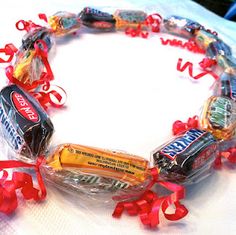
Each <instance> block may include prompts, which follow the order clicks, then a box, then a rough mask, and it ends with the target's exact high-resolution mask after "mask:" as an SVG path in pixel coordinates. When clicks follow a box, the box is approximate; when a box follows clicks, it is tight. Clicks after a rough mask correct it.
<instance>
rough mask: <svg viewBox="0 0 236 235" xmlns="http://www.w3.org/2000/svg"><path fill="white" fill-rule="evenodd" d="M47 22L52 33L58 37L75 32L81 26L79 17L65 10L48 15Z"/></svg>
mask: <svg viewBox="0 0 236 235" xmlns="http://www.w3.org/2000/svg"><path fill="white" fill-rule="evenodd" d="M48 24H49V25H50V26H51V28H52V30H53V33H54V34H55V35H56V36H59V37H61V36H65V35H67V34H71V33H73V32H76V31H77V30H78V29H79V28H80V26H81V23H80V19H79V17H78V16H77V15H76V14H73V13H69V12H65V11H59V12H57V13H56V14H55V15H53V16H51V17H49V19H48Z"/></svg>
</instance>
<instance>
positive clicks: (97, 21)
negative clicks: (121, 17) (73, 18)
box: [79, 7, 116, 30]
mask: <svg viewBox="0 0 236 235" xmlns="http://www.w3.org/2000/svg"><path fill="white" fill-rule="evenodd" d="M79 18H80V20H81V21H82V24H83V25H85V26H87V27H90V28H96V29H105V30H109V29H114V28H115V23H116V20H115V19H114V18H113V16H112V15H110V14H108V13H105V12H102V11H99V10H96V9H93V8H90V7H85V8H84V9H83V10H82V11H81V12H80V14H79Z"/></svg>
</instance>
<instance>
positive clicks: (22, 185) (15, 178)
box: [0, 156, 47, 214]
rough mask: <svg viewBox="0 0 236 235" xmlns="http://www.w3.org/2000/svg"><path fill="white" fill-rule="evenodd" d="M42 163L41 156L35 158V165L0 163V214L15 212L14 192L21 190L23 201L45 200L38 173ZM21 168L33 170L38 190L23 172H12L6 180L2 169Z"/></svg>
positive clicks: (16, 202)
mask: <svg viewBox="0 0 236 235" xmlns="http://www.w3.org/2000/svg"><path fill="white" fill-rule="evenodd" d="M43 162H44V157H43V156H40V157H38V158H37V162H36V164H29V163H24V162H21V161H17V160H8V161H0V171H2V173H3V174H2V177H1V178H0V212H2V213H5V214H10V213H12V212H14V211H15V209H16V208H17V205H18V200H17V194H16V190H21V193H22V195H23V197H24V199H25V200H30V199H33V200H35V201H40V200H43V199H45V197H46V195H47V192H46V188H45V185H44V182H43V179H42V175H41V173H40V165H41V164H42V163H43ZM21 167H24V168H34V169H35V172H36V176H37V181H38V186H39V189H37V188H35V187H34V186H33V180H32V176H31V175H29V174H27V173H24V172H13V174H12V179H11V180H7V178H8V173H7V171H6V170H4V169H9V168H21Z"/></svg>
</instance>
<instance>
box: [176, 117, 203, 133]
mask: <svg viewBox="0 0 236 235" xmlns="http://www.w3.org/2000/svg"><path fill="white" fill-rule="evenodd" d="M198 127H199V122H198V116H197V115H195V116H193V117H190V118H189V119H188V121H187V122H182V121H180V120H177V121H175V122H174V123H173V125H172V133H173V135H179V134H183V133H185V132H186V131H187V130H189V129H191V128H198Z"/></svg>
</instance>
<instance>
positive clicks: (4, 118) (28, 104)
mask: <svg viewBox="0 0 236 235" xmlns="http://www.w3.org/2000/svg"><path fill="white" fill-rule="evenodd" d="M0 118H1V123H0V127H1V132H2V135H3V137H4V138H5V139H6V141H7V142H8V143H9V145H10V146H11V148H12V149H13V150H14V151H15V152H16V153H18V154H21V158H22V157H23V159H24V160H26V161H35V159H36V157H37V156H39V155H41V154H42V153H44V151H45V150H46V148H47V145H48V143H49V141H50V138H51V136H52V133H53V130H54V128H53V124H52V122H51V121H50V119H49V117H48V115H47V113H46V112H45V111H44V109H43V108H42V107H41V106H40V104H39V103H38V102H37V100H36V99H35V98H34V97H32V96H30V95H29V94H28V93H27V92H25V91H24V90H23V89H21V88H19V87H18V86H16V85H10V86H7V87H5V88H3V89H2V90H1V92H0Z"/></svg>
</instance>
